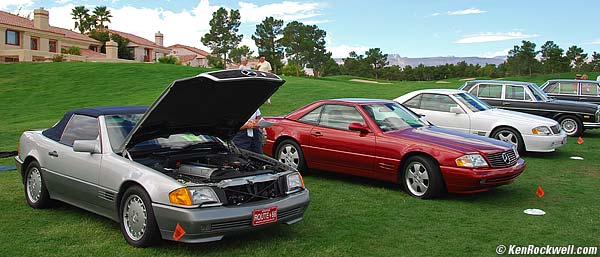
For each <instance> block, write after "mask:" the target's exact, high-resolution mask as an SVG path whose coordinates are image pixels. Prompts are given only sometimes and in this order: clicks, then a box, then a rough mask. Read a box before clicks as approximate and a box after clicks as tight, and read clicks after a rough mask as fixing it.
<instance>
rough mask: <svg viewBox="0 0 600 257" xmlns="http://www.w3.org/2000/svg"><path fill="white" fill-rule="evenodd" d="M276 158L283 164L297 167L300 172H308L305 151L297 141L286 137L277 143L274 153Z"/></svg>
mask: <svg viewBox="0 0 600 257" xmlns="http://www.w3.org/2000/svg"><path fill="white" fill-rule="evenodd" d="M273 156H274V157H275V159H276V160H278V161H279V162H281V163H283V164H287V165H288V166H291V167H292V168H296V169H297V170H298V171H300V172H307V171H308V166H307V165H306V160H305V159H304V153H302V148H301V147H300V145H298V143H296V141H294V140H291V139H286V140H283V141H281V142H280V143H279V144H277V148H276V150H275V154H274V155H273Z"/></svg>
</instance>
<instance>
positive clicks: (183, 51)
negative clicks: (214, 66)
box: [169, 44, 210, 67]
mask: <svg viewBox="0 0 600 257" xmlns="http://www.w3.org/2000/svg"><path fill="white" fill-rule="evenodd" d="M169 49H170V53H169V55H172V56H175V57H177V59H179V61H181V64H182V65H187V66H194V67H208V59H207V56H209V55H210V53H208V52H206V51H204V50H202V49H198V48H195V47H193V46H186V45H182V44H176V45H172V46H169Z"/></svg>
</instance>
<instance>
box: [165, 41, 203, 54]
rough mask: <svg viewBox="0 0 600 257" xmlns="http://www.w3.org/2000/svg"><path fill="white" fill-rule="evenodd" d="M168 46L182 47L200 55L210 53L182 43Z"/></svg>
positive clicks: (170, 47)
mask: <svg viewBox="0 0 600 257" xmlns="http://www.w3.org/2000/svg"><path fill="white" fill-rule="evenodd" d="M168 48H169V49H173V48H184V49H187V50H189V51H192V52H194V53H196V54H199V55H202V56H208V55H210V53H208V52H206V51H204V50H202V49H198V48H195V47H193V46H186V45H182V44H175V45H172V46H169V47H168Z"/></svg>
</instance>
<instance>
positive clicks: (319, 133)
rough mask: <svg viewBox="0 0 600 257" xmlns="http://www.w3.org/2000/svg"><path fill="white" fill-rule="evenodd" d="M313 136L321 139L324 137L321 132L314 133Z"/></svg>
mask: <svg viewBox="0 0 600 257" xmlns="http://www.w3.org/2000/svg"><path fill="white" fill-rule="evenodd" d="M311 135H313V136H315V137H320V136H323V134H321V132H319V131H317V132H313V133H311Z"/></svg>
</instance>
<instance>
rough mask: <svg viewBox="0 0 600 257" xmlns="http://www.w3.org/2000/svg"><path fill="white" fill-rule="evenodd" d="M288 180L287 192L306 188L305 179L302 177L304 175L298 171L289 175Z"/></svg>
mask: <svg viewBox="0 0 600 257" xmlns="http://www.w3.org/2000/svg"><path fill="white" fill-rule="evenodd" d="M286 180H287V192H286V193H288V194H289V193H293V192H296V191H299V190H301V189H303V188H304V180H303V179H302V175H300V173H298V172H296V173H292V174H289V175H287V177H286Z"/></svg>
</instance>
